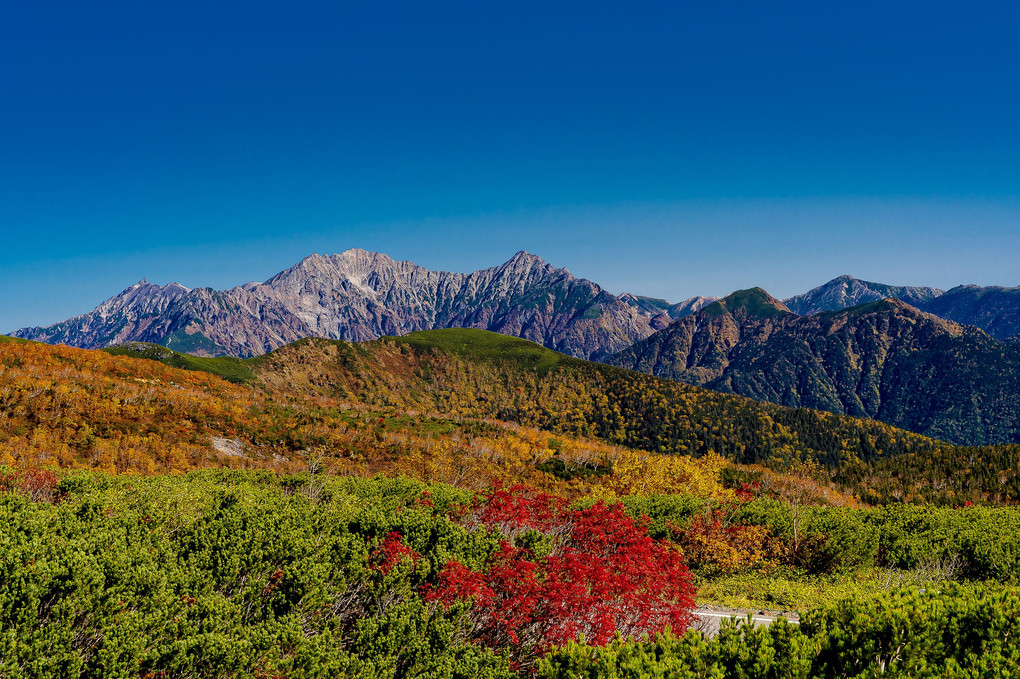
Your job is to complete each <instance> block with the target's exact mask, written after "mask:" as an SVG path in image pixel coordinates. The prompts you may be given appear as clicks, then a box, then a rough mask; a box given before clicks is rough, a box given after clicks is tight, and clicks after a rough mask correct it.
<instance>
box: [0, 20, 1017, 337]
mask: <svg viewBox="0 0 1020 679" xmlns="http://www.w3.org/2000/svg"><path fill="white" fill-rule="evenodd" d="M1018 34H1020V4H1018V3H1015V2H1011V3H1006V2H979V3H963V2H952V3H949V2H924V3H920V2H917V3H896V2H881V3H879V2H853V3H819V2H812V3H808V2H803V3H788V2H772V3H760V2H754V3H750V2H749V3H726V2H719V3H684V2H662V3H642V2H629V3H597V2H596V3H554V2H548V1H546V2H514V3H505V4H503V5H500V4H499V3H480V2H463V3H453V2H436V3H402V2H383V1H378V0H377V1H376V2H364V3H354V2H322V3H304V2H290V3H287V4H286V5H284V4H283V3H263V2H245V3H227V2H223V3H197V2H196V3H190V2H177V3H138V2H123V3H110V2H102V1H99V2H96V3H58V2H45V1H44V0H40V1H39V2H27V1H21V0H15V1H14V2H8V3H4V4H3V6H2V8H0V96H2V98H3V99H2V102H0V103H2V105H0V233H2V236H3V247H2V248H0V330H3V331H9V330H13V329H15V328H17V327H20V326H24V325H37V324H48V323H52V322H55V321H58V320H62V319H63V318H66V317H68V316H71V315H74V314H77V313H81V312H84V311H87V310H89V309H91V308H92V307H94V306H95V305H96V304H97V303H99V302H100V301H102V300H103V299H105V298H107V297H109V296H111V295H112V294H114V293H116V292H118V291H119V290H121V289H123V288H124V287H127V286H128V285H130V284H132V283H134V282H135V281H137V280H138V279H139V278H141V277H143V276H144V277H147V278H148V279H150V280H152V281H154V282H159V283H167V282H170V281H172V280H177V281H180V282H181V283H183V284H185V285H189V286H197V285H210V286H213V287H218V288H222V287H229V286H232V285H235V284H239V283H242V282H245V281H248V280H263V279H265V278H268V277H269V276H271V275H272V274H274V273H276V272H277V271H279V270H281V269H284V268H286V267H288V266H290V265H291V264H293V263H294V262H296V261H297V260H299V259H300V258H301V257H303V256H304V255H306V254H309V253H311V252H313V251H316V252H336V251H342V250H344V249H346V248H349V247H364V248H367V249H373V250H380V251H384V252H387V253H389V254H391V255H393V256H395V257H397V258H402V259H412V260H414V261H417V262H418V263H420V264H422V265H425V266H429V267H431V268H440V269H447V270H459V271H470V270H473V269H476V268H480V267H483V266H490V265H494V264H498V263H499V262H502V261H504V260H505V259H507V258H508V257H509V256H510V255H512V254H513V253H514V252H515V251H517V250H521V249H525V250H529V251H531V252H535V253H537V254H540V255H542V256H543V257H545V258H546V259H547V260H549V261H550V262H552V263H553V264H556V265H559V266H567V267H568V268H570V269H571V271H573V272H574V273H575V274H578V275H582V276H586V277H589V278H592V279H593V280H596V281H597V282H599V283H601V284H603V285H604V286H606V287H607V288H609V289H610V290H611V291H613V292H622V291H633V292H637V293H641V294H648V295H655V296H661V297H666V298H669V299H672V300H679V299H682V298H685V297H688V296H691V295H695V294H725V293H726V292H729V291H730V290H733V289H736V288H741V287H747V286H750V285H762V286H763V287H765V288H766V289H768V290H770V291H771V292H773V293H774V294H776V295H778V296H788V295H792V294H795V293H798V292H802V291H804V290H806V289H808V288H810V287H813V286H814V285H817V284H820V283H822V282H824V281H826V280H828V279H830V278H832V277H834V276H836V275H839V274H842V273H851V274H853V275H856V276H858V277H861V278H865V279H869V280H878V281H882V282H888V283H896V284H908V283H909V284H926V285H937V286H940V287H950V286H952V285H955V284H958V283H964V282H974V283H979V284H986V285H988V284H999V285H1017V284H1020V267H1018V266H1017V260H1018V256H1020V125H1018V124H1017V122H1016V121H1018V120H1020V50H1018V49H1017V47H1016V35H1018Z"/></svg>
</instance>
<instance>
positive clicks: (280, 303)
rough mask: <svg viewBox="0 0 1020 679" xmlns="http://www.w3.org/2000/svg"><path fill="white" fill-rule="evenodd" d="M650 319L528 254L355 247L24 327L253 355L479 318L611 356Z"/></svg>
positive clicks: (482, 323) (37, 336)
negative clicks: (455, 265) (489, 263)
mask: <svg viewBox="0 0 1020 679" xmlns="http://www.w3.org/2000/svg"><path fill="white" fill-rule="evenodd" d="M650 316H651V314H648V313H644V312H642V311H641V310H639V309H638V308H636V307H634V306H632V305H630V304H627V303H624V302H623V301H621V300H620V299H619V298H617V297H616V296H614V295H612V294H610V293H608V292H606V291H605V290H603V289H602V288H601V287H599V286H598V285H596V284H595V283H593V282H591V281H589V280H586V279H583V278H576V277H575V276H574V275H573V274H571V273H570V272H569V271H568V270H567V269H560V268H556V267H553V266H551V265H549V264H547V263H546V262H545V261H543V260H542V259H541V258H540V257H538V256H536V255H532V254H530V253H527V252H523V251H522V252H518V253H517V254H516V255H514V256H513V257H512V258H511V259H510V260H509V261H507V262H505V263H503V264H501V265H499V266H496V267H492V268H488V269H482V270H480V271H475V272H473V273H469V274H461V273H450V272H445V271H430V270H428V269H425V268H424V267H421V266H418V265H416V264H414V263H413V262H408V261H395V260H393V259H392V258H390V257H389V256H387V255H384V254H381V253H375V252H367V251H365V250H358V249H354V250H347V251H346V252H343V253H341V254H336V255H319V254H313V255H310V256H309V257H306V258H305V259H303V260H302V261H301V262H299V263H297V264H296V265H294V266H293V267H291V268H289V269H287V270H285V271H282V272H280V273H279V274H277V275H275V276H273V277H272V278H270V279H269V280H267V281H265V282H264V283H247V284H245V285H242V286H238V287H235V288H231V289H229V290H223V291H215V290H213V289H211V288H196V289H188V288H185V287H184V286H181V285H178V284H176V283H171V284H170V285H167V286H163V287H161V286H158V285H153V284H151V283H148V282H146V281H144V280H143V281H141V282H139V283H138V284H136V285H133V286H131V287H130V288H128V289H126V290H124V291H123V292H121V293H120V294H119V295H116V296H114V297H112V298H111V299H109V300H107V301H106V302H104V303H103V304H101V305H100V306H99V307H97V308H96V309H95V310H93V311H91V312H89V313H87V314H84V315H82V316H78V317H75V318H72V319H69V320H67V321H64V322H62V323H58V324H56V325H53V326H49V327H44V328H23V329H21V330H19V331H17V332H15V333H13V335H14V336H17V337H22V338H25V339H33V340H38V341H43V342H48V343H64V344H68V345H72V346H78V347H82V348H103V347H107V346H113V345H117V344H121V343H124V342H128V341H143V342H153V343H157V344H162V345H164V346H167V347H170V348H172V349H175V350H177V351H182V352H186V353H191V354H196V355H204V356H215V355H232V356H240V357H247V356H257V355H261V354H264V353H266V352H268V351H271V350H273V349H275V348H277V347H280V346H282V345H284V344H287V343H289V342H293V341H295V340H298V339H302V338H304V337H310V336H317V337H325V338H330V339H344V340H350V341H362V340H369V339H375V338H377V337H380V336H383V335H403V334H405V333H408V332H412V331H416V330H427V329H434V328H447V327H471V328H482V329H486V330H492V331H495V332H499V333H503V334H507V335H515V336H518V337H523V338H525V339H529V340H532V341H534V342H537V343H539V344H542V345H544V346H546V347H549V348H551V349H555V350H557V351H562V352H564V353H567V354H570V355H573V356H578V357H583V358H601V357H604V356H607V355H609V354H612V353H614V352H616V351H619V350H621V349H624V348H625V347H627V346H630V345H631V344H633V342H634V341H636V340H638V339H641V338H642V337H647V336H648V335H650V334H651V333H652V332H653V327H652V325H651V318H650Z"/></svg>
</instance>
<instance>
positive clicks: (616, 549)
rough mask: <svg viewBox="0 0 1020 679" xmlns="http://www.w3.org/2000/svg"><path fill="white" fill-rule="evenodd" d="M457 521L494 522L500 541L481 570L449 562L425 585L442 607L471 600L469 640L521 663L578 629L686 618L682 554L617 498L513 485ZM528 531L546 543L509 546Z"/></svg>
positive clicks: (688, 603)
mask: <svg viewBox="0 0 1020 679" xmlns="http://www.w3.org/2000/svg"><path fill="white" fill-rule="evenodd" d="M466 522H467V523H468V524H469V525H480V526H483V527H485V528H487V529H490V530H495V531H498V532H499V533H500V534H501V536H502V539H501V542H500V548H499V549H498V550H497V551H496V552H495V553H494V554H492V555H491V556H490V558H489V562H488V564H487V565H486V568H485V569H484V570H483V571H481V572H475V571H471V570H469V569H468V568H466V567H465V566H464V565H463V564H460V563H458V562H456V561H450V562H448V563H447V564H446V566H445V567H444V568H443V569H442V571H441V572H440V573H439V577H438V581H437V582H436V584H435V585H433V586H430V587H427V588H426V591H425V595H426V597H427V598H428V599H430V600H433V601H437V602H440V603H441V604H442V605H444V606H447V607H449V606H451V605H453V604H454V603H455V602H457V601H464V600H467V601H470V607H469V609H468V613H467V634H468V636H469V637H470V638H472V639H474V640H475V641H477V642H478V643H481V644H483V645H485V646H489V647H492V648H510V649H511V650H512V652H513V654H514V656H515V657H516V658H517V659H518V660H519V661H523V662H525V663H526V662H528V661H530V660H533V659H534V658H535V657H536V656H537V655H541V654H542V653H544V652H546V651H547V650H549V649H550V648H551V647H552V646H555V645H558V644H563V643H566V642H567V641H570V640H571V639H576V638H577V637H578V636H581V635H583V636H584V638H585V640H587V641H588V642H589V643H593V644H598V645H601V644H605V643H607V642H608V641H610V640H611V639H612V638H613V637H614V635H615V634H617V633H620V634H622V635H624V636H631V637H639V636H641V635H644V634H649V635H654V634H656V633H658V632H661V631H662V630H664V629H665V628H666V627H670V628H672V629H673V631H675V632H678V633H680V632H683V631H684V630H685V629H686V628H687V625H688V624H689V622H690V616H691V609H692V608H693V606H694V588H693V586H692V585H691V581H690V572H689V571H688V569H687V566H686V565H685V564H684V562H683V558H682V555H681V554H680V552H679V551H678V550H676V549H675V548H673V547H672V546H670V545H669V544H667V543H663V542H659V541H657V540H653V539H652V538H650V537H648V535H647V532H646V530H645V528H644V526H642V525H640V524H635V522H634V521H633V520H631V519H630V518H629V517H628V516H627V515H626V514H624V512H623V509H622V507H621V506H619V505H616V506H611V507H609V506H606V505H603V504H601V503H599V504H596V505H594V506H593V507H590V508H587V509H581V510H572V509H569V508H568V507H567V505H566V502H565V501H564V500H563V499H561V498H556V497H553V496H549V495H545V494H536V493H531V492H529V491H528V490H527V489H525V488H522V487H515V488H511V489H509V490H496V491H493V492H490V493H488V494H487V495H485V496H484V499H483V501H482V503H481V504H480V505H479V506H478V507H476V508H475V511H474V512H471V513H470V514H469V515H468V516H467V517H466ZM529 534H530V535H531V537H532V538H535V537H537V538H538V539H539V540H545V541H546V547H547V550H533V549H528V548H526V547H523V546H518V544H520V543H522V542H523V543H527V542H528V540H526V539H523V538H525V536H528V535H529ZM536 551H548V553H546V554H536V553H535V552H536Z"/></svg>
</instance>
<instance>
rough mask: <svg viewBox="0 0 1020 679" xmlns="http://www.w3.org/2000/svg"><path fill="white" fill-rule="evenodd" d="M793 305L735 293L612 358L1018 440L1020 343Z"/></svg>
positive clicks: (972, 436)
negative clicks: (800, 311) (789, 308)
mask: <svg viewBox="0 0 1020 679" xmlns="http://www.w3.org/2000/svg"><path fill="white" fill-rule="evenodd" d="M749 300H750V302H751V303H750V304H749V303H748V301H749ZM784 309H785V307H782V305H781V304H780V303H778V302H777V301H776V300H774V299H773V298H771V297H769V296H768V295H767V293H765V292H764V291H762V290H760V289H757V290H756V291H752V292H749V291H743V292H741V293H736V294H735V295H734V296H731V297H730V298H726V299H725V300H723V301H722V302H720V303H717V304H714V305H711V306H709V307H706V308H705V309H703V310H702V311H700V312H698V313H696V314H694V315H693V316H690V317H687V318H684V319H681V320H679V321H677V322H675V323H673V324H672V325H670V326H669V327H668V328H666V329H664V330H662V331H659V332H657V333H655V334H654V335H652V336H651V337H649V338H647V339H645V340H643V341H640V342H638V343H636V344H635V345H634V346H633V347H630V348H628V349H626V350H624V351H623V352H621V353H619V354H617V355H616V356H614V357H612V358H611V359H609V360H610V362H611V363H612V364H614V365H619V366H622V367H626V368H631V369H636V370H640V371H643V372H647V373H651V374H654V375H658V376H661V377H668V378H670V379H674V380H678V381H682V382H686V383H689V384H698V385H703V386H706V387H709V388H712V389H716V390H720V391H723V392H729V393H735V394H740V395H743V396H748V397H750V398H755V399H762V400H767V401H770V402H773V403H778V404H782V405H786V406H791V407H804V408H817V409H821V410H827V411H830V412H834V413H840V414H848V415H853V416H855V417H869V418H874V419H877V420H881V421H883V422H887V423H889V424H892V425H894V426H897V427H901V428H903V429H907V430H910V431H916V432H918V433H922V434H925V435H927V436H932V437H935V438H940V439H944V440H948V441H953V442H956V443H964V444H972V445H973V444H987V443H1011V442H1020V346H1015V345H1012V344H1003V343H1000V342H997V341H996V340H994V339H993V338H991V337H989V336H988V335H987V334H986V333H984V332H982V331H980V330H978V329H975V328H970V327H967V326H961V325H958V324H955V323H951V322H948V321H945V320H942V319H939V318H936V317H934V316H932V315H930V314H926V313H923V312H921V311H918V310H917V309H914V308H913V307H910V306H908V305H906V304H904V303H902V302H900V301H898V300H894V299H888V300H883V301H879V302H872V303H870V304H865V305H862V306H859V307H854V308H851V309H846V310H842V311H838V312H825V313H820V314H816V315H813V316H797V315H795V314H793V313H789V312H786V311H784Z"/></svg>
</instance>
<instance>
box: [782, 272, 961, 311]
mask: <svg viewBox="0 0 1020 679" xmlns="http://www.w3.org/2000/svg"><path fill="white" fill-rule="evenodd" d="M944 292H945V291H944V290H940V289H938V288H928V287H919V286H909V285H886V284H884V283H871V282H870V281H862V280H859V279H857V278H854V277H853V276H847V275H843V276H839V277H837V278H833V279H832V280H831V281H829V282H828V283H825V284H824V285H820V286H818V287H817V288H814V289H813V290H809V291H808V292H805V293H804V294H802V295H797V296H795V297H790V298H789V299H786V300H784V302H785V303H786V306H787V307H789V309H790V311H792V312H793V313H795V314H798V315H801V316H806V315H809V314H817V313H820V312H822V311H839V310H840V309H849V308H850V307H855V306H858V305H861V304H866V303H867V302H877V301H878V300H880V299H886V298H887V297H895V298H896V299H898V300H900V301H902V302H906V303H907V304H909V305H910V306H915V307H916V306H920V305H922V304H924V303H926V302H930V301H931V300H933V299H935V298H936V297H938V296H940V295H942V294H943V293H944Z"/></svg>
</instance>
